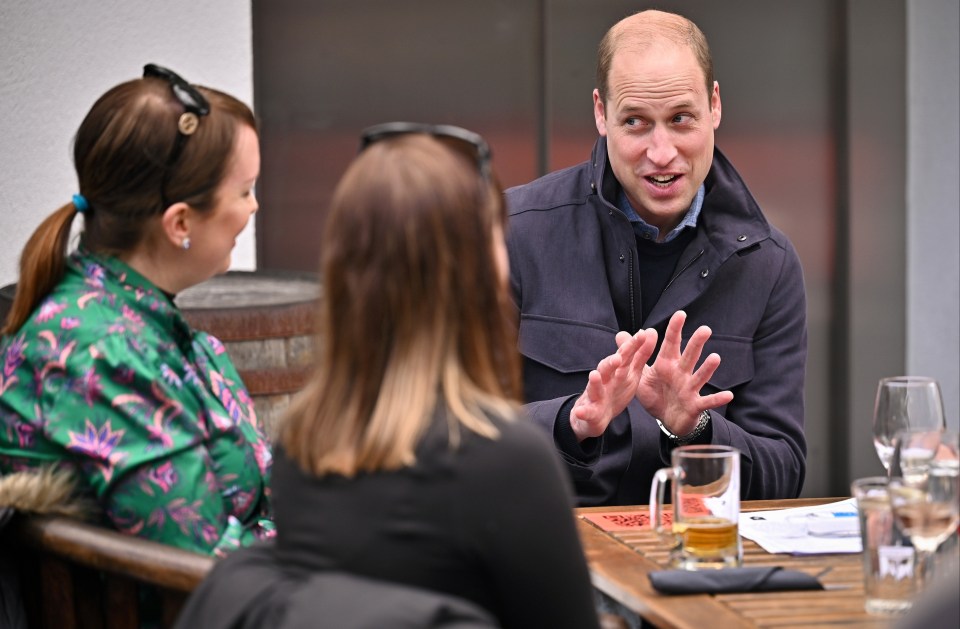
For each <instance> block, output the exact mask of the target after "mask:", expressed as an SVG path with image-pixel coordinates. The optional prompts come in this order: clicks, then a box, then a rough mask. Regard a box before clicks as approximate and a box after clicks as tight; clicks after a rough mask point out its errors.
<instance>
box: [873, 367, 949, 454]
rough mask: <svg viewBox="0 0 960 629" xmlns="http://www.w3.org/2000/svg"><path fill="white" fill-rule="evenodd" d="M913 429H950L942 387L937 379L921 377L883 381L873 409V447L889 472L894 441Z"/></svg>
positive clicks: (904, 377) (899, 377)
mask: <svg viewBox="0 0 960 629" xmlns="http://www.w3.org/2000/svg"><path fill="white" fill-rule="evenodd" d="M911 428H915V429H930V430H943V429H944V428H946V420H945V419H944V414H943V400H942V398H941V396H940V385H939V384H938V383H937V381H936V380H934V379H933V378H923V377H920V376H897V377H895V378H882V379H881V380H880V384H879V385H878V386H877V399H876V404H875V405H874V407H873V445H874V447H875V448H876V449H877V456H878V457H880V462H881V463H882V464H883V467H884V468H885V469H886V470H887V471H888V472H889V471H890V458H891V457H892V456H893V448H894V437H895V436H896V434H897V432H898V431H900V430H905V429H911Z"/></svg>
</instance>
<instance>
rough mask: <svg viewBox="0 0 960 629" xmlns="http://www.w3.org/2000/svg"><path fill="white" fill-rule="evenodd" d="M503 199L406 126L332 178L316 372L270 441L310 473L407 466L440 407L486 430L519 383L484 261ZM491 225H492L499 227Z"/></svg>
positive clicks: (493, 186)
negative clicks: (334, 183) (403, 132)
mask: <svg viewBox="0 0 960 629" xmlns="http://www.w3.org/2000/svg"><path fill="white" fill-rule="evenodd" d="M505 220H506V210H505V205H504V200H503V193H502V190H501V189H500V187H499V184H497V183H496V182H495V180H494V181H487V180H485V179H483V178H482V177H481V176H480V173H479V171H478V168H477V162H476V159H475V158H474V157H473V156H468V155H465V154H464V153H463V152H460V151H458V150H454V149H453V148H451V147H450V146H448V145H446V144H445V143H443V142H441V141H440V140H438V139H436V138H434V137H432V136H428V135H424V134H409V135H402V136H396V137H392V138H388V139H384V140H381V141H379V142H377V143H375V144H373V145H371V146H369V147H368V148H366V149H365V150H364V151H363V152H362V153H361V154H360V155H359V156H358V157H357V158H356V159H355V160H354V162H353V163H352V164H351V165H350V167H349V168H348V169H347V171H346V173H345V174H344V176H343V178H342V179H341V180H340V182H339V184H338V186H337V188H336V190H335V192H334V195H333V198H332V201H331V206H330V211H329V214H328V216H327V219H326V225H325V229H324V231H323V235H322V240H321V247H322V248H321V257H322V260H321V278H322V282H323V297H322V299H321V305H320V313H319V342H318V352H319V356H318V361H317V369H316V377H315V378H314V379H313V380H312V382H311V383H310V384H309V385H308V386H307V388H306V389H305V390H304V391H303V393H301V394H300V395H299V396H298V397H297V398H296V399H295V400H294V402H293V404H292V405H291V407H290V409H289V410H288V413H287V414H286V416H285V418H284V420H283V422H282V424H281V428H280V440H281V443H282V445H283V447H284V449H285V450H286V452H287V453H288V454H289V456H290V457H291V458H292V459H293V460H295V461H296V462H297V463H298V464H299V465H300V467H301V468H303V469H304V470H306V471H308V472H312V473H314V474H316V475H324V474H331V473H333V474H340V475H344V476H352V475H354V474H356V473H358V472H363V471H374V470H389V469H397V468H400V467H404V466H408V465H411V464H412V463H413V462H414V460H415V456H414V453H415V449H416V446H417V444H418V443H419V440H420V437H421V436H422V434H423V432H424V430H425V429H426V428H427V426H428V425H429V424H430V422H431V421H432V418H433V416H434V414H435V413H436V412H437V411H438V410H442V411H445V412H447V413H448V417H449V423H450V428H451V432H450V435H451V441H452V442H453V443H454V445H455V444H456V442H457V441H458V439H459V435H460V432H459V430H460V428H461V427H463V428H466V429H468V430H471V431H473V432H476V433H478V434H480V435H483V436H485V437H489V438H496V437H497V436H498V431H497V430H496V428H495V426H494V425H493V424H492V423H491V422H490V420H489V418H488V415H489V414H497V415H499V416H502V417H505V418H511V417H513V416H514V415H515V414H516V411H517V404H518V400H519V398H520V395H521V391H520V388H521V387H520V363H519V354H517V351H516V344H515V342H516V341H515V339H516V311H515V308H514V307H513V305H512V301H511V300H510V297H509V292H508V287H507V283H506V280H505V279H504V278H503V274H502V273H501V269H499V267H498V265H497V262H496V259H495V241H494V238H502V229H503V227H504V224H505ZM498 228H499V229H498Z"/></svg>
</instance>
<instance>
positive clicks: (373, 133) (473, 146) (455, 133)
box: [360, 122, 492, 181]
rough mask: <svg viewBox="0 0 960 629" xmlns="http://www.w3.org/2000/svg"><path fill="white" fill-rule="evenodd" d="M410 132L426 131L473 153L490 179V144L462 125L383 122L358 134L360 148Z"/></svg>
mask: <svg viewBox="0 0 960 629" xmlns="http://www.w3.org/2000/svg"><path fill="white" fill-rule="evenodd" d="M410 133H426V134H428V135H432V136H434V137H435V138H437V139H439V140H443V141H448V142H450V141H452V143H453V144H455V145H457V146H458V147H459V148H460V149H461V150H465V151H466V152H467V154H469V155H473V156H474V157H475V159H476V160H477V169H478V170H479V171H480V175H481V176H482V177H483V178H484V179H485V180H487V181H489V180H490V158H491V157H492V154H491V152H490V145H489V144H487V141H486V140H484V139H483V137H482V136H481V135H479V134H477V133H474V132H473V131H469V130H467V129H464V128H462V127H455V126H453V125H447V124H422V123H419V122H385V123H383V124H378V125H374V126H372V127H367V128H366V129H364V130H363V133H361V134H360V150H361V151H363V149H365V148H367V147H368V146H370V145H371V144H374V143H376V142H379V141H380V140H383V139H385V138H392V137H396V136H398V135H407V134H410Z"/></svg>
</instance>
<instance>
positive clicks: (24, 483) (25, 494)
mask: <svg viewBox="0 0 960 629" xmlns="http://www.w3.org/2000/svg"><path fill="white" fill-rule="evenodd" d="M6 509H15V510H17V511H21V512H25V513H38V514H44V515H59V516H66V517H69V518H77V519H88V518H89V517H90V516H91V514H92V512H93V511H94V509H93V506H92V504H91V503H90V501H89V500H86V499H84V498H82V497H80V496H79V494H78V492H77V481H76V478H75V477H74V475H73V474H72V473H71V472H70V471H68V470H64V469H58V468H56V467H54V466H50V467H43V468H39V469H36V470H29V471H24V472H14V473H12V474H7V475H6V476H0V510H6Z"/></svg>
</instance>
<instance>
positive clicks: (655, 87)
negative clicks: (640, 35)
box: [593, 40, 720, 236]
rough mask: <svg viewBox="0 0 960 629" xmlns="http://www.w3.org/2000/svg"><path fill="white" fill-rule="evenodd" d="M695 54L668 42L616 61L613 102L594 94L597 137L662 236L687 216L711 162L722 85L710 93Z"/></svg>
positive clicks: (623, 51)
mask: <svg viewBox="0 0 960 629" xmlns="http://www.w3.org/2000/svg"><path fill="white" fill-rule="evenodd" d="M705 83H706V79H705V78H704V74H703V71H702V70H701V68H700V66H699V65H698V64H697V59H696V57H695V56H694V54H693V52H692V51H691V50H690V49H689V48H687V47H685V46H679V45H677V44H673V43H671V42H668V41H666V40H659V41H656V42H654V43H653V44H652V45H648V46H646V47H644V48H639V47H638V46H636V45H633V44H631V43H630V42H624V43H622V44H621V46H620V48H619V49H618V50H617V52H616V54H615V55H614V58H613V62H612V63H611V65H610V75H609V77H608V80H607V85H608V88H607V90H608V93H607V101H606V102H605V103H604V102H602V101H601V100H600V97H599V94H598V92H597V90H594V91H593V111H594V117H595V118H596V123H597V131H599V133H600V135H603V136H606V138H607V153H608V155H609V158H610V165H611V167H612V168H613V172H614V174H615V175H616V177H617V180H618V181H619V182H620V184H621V185H622V186H623V189H624V192H626V195H627V199H628V200H629V201H630V205H632V206H633V208H634V210H636V212H637V214H639V215H640V217H641V218H642V219H643V220H644V221H646V222H647V223H649V224H651V225H654V226H656V227H658V228H659V229H660V233H661V235H663V236H665V235H666V234H667V232H669V231H670V230H671V229H673V228H674V227H675V226H676V225H677V224H678V223H679V222H680V220H681V219H682V218H683V216H684V214H686V212H687V210H688V209H689V207H690V204H691V203H692V202H693V197H694V196H695V195H696V193H697V190H698V189H699V188H700V184H702V183H703V180H704V179H705V178H706V176H707V172H708V171H709V170H710V165H711V163H712V162H713V133H714V130H715V129H716V128H717V127H718V126H719V125H720V87H719V86H718V85H717V83H714V84H713V89H712V91H711V92H710V93H709V94H708V93H707V89H706V85H705Z"/></svg>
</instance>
